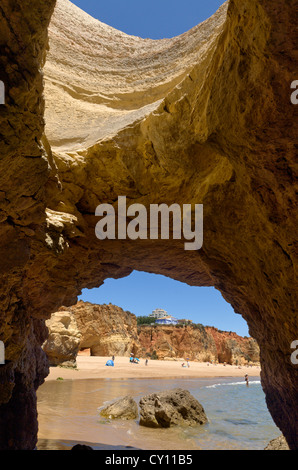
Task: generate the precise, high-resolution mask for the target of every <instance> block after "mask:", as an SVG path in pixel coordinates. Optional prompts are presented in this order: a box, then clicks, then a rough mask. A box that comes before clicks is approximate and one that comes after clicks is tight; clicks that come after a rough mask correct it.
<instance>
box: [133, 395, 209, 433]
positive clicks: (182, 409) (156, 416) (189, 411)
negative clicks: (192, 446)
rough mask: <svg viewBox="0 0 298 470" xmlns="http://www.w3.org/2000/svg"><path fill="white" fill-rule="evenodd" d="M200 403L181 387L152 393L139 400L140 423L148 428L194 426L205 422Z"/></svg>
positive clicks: (205, 417) (205, 418)
mask: <svg viewBox="0 0 298 470" xmlns="http://www.w3.org/2000/svg"><path fill="white" fill-rule="evenodd" d="M207 421H208V420H207V416H206V414H205V411H204V408H203V407H202V405H201V404H200V403H199V402H198V401H197V400H196V399H195V398H194V397H193V396H192V395H191V394H190V393H189V392H188V391H187V390H183V389H181V388H176V389H174V390H170V391H165V392H160V393H152V394H151V395H147V396H145V397H143V398H142V399H141V400H140V425H141V426H147V427H150V428H169V427H171V426H178V425H184V426H195V425H202V424H205V423H207Z"/></svg>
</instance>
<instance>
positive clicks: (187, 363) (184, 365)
mask: <svg viewBox="0 0 298 470" xmlns="http://www.w3.org/2000/svg"><path fill="white" fill-rule="evenodd" d="M181 366H182V367H190V365H189V362H188V361H186V364H185V362H183V363H182V364H181Z"/></svg>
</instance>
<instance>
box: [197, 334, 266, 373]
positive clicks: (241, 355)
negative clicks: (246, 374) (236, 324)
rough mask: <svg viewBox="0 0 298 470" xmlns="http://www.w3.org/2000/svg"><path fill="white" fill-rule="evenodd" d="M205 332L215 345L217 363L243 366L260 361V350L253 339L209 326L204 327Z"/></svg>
mask: <svg viewBox="0 0 298 470" xmlns="http://www.w3.org/2000/svg"><path fill="white" fill-rule="evenodd" d="M205 330H206V332H207V334H209V335H211V336H212V338H213V340H214V342H215V344H216V350H217V356H218V362H221V363H224V362H226V363H228V364H244V363H246V362H259V361H260V349H259V346H258V344H257V342H256V341H255V340H254V339H253V338H247V337H244V338H243V337H242V336H239V335H237V334H236V333H234V332H233V331H229V332H228V331H220V330H218V329H217V328H214V327H209V326H207V327H205Z"/></svg>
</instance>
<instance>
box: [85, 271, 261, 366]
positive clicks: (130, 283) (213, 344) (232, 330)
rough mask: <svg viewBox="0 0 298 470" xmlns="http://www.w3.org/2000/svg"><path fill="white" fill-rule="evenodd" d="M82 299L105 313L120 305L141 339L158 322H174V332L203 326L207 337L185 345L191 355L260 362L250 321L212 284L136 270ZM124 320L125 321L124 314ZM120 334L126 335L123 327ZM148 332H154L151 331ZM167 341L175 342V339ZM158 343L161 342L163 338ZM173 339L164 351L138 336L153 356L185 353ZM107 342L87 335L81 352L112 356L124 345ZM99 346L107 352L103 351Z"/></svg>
mask: <svg viewBox="0 0 298 470" xmlns="http://www.w3.org/2000/svg"><path fill="white" fill-rule="evenodd" d="M79 301H82V302H86V303H90V304H93V305H99V306H100V307H101V311H102V315H103V316H104V315H105V313H104V312H105V310H104V309H105V308H109V306H110V308H113V307H114V306H115V307H116V308H117V309H120V311H123V315H127V314H128V315H129V314H133V315H135V316H136V331H137V332H138V333H137V337H138V338H139V339H140V338H142V334H143V332H146V334H147V335H148V334H149V333H148V332H149V329H150V328H151V330H152V328H156V327H160V328H162V327H166V326H170V327H171V328H170V330H169V331H171V332H172V331H173V332H175V334H177V330H178V329H179V328H183V327H184V328H187V327H188V330H187V332H188V336H189V337H190V336H191V334H192V333H191V332H192V331H193V330H197V329H201V331H203V332H204V335H205V337H208V341H207V340H206V341H205V342H204V344H201V345H199V344H198V345H197V346H196V347H194V348H193V349H192V350H187V347H186V349H185V353H186V354H185V355H187V356H189V357H190V358H191V359H193V360H196V361H199V362H200V361H206V362H208V361H215V362H219V363H225V362H226V363H229V364H234V365H238V364H239V365H240V364H252V363H256V362H259V358H258V357H257V356H258V354H257V350H258V347H257V346H256V342H255V340H253V339H252V338H250V337H249V331H248V326H247V323H246V321H245V320H244V319H243V317H242V316H241V315H237V314H235V312H234V310H233V308H232V306H231V305H230V304H229V303H227V302H226V301H225V300H224V298H223V297H222V295H221V293H220V292H219V291H218V290H216V289H215V288H214V287H195V286H190V285H187V284H186V283H184V282H180V281H176V280H174V279H172V278H169V277H166V276H164V275H158V274H152V273H148V272H141V271H133V272H132V273H131V274H130V275H129V276H127V277H123V278H120V279H113V278H108V279H106V280H105V281H104V283H103V285H102V286H100V287H99V288H94V289H84V290H83V291H82V294H81V296H80V297H79ZM117 314H118V315H119V310H117V311H116V312H115V315H116V316H117ZM106 315H107V314H106ZM109 315H110V313H109ZM121 321H122V322H123V321H124V323H125V319H124V320H123V319H121ZM146 327H147V328H146ZM107 328H110V329H112V330H114V329H115V328H116V329H117V327H115V325H114V324H113V325H108V323H107ZM119 328H120V327H119ZM130 329H131V326H130ZM115 331H116V330H115ZM181 331H182V330H181ZM119 332H120V330H119V331H118V333H119ZM106 334H107V335H109V334H110V335H111V338H112V334H113V331H110V332H109V331H107V332H106ZM121 334H122V335H124V336H125V334H126V332H125V330H123V332H122V333H121ZM150 334H151V336H152V333H150ZM171 334H172V333H171ZM173 334H174V333H173ZM134 341H135V338H134V337H132V339H131V343H132V345H131V349H132V348H133V347H135V342H134ZM169 341H170V343H171V340H169ZM151 342H152V341H151ZM160 343H161V344H162V343H163V340H162V339H160ZM170 343H169V349H168V351H165V350H164V349H163V350H162V346H161V344H160V345H159V344H156V345H153V344H152V345H151V347H150V348H149V349H148V347H147V348H146V347H145V346H144V344H142V341H140V342H139V348H138V349H139V350H138V355H140V357H144V358H146V357H150V358H151V357H152V358H153V359H154V358H156V359H158V358H160V359H164V358H165V357H172V358H177V357H180V356H181V354H183V352H182V349H181V348H180V349H179V348H177V347H176V348H175V347H173V345H171V344H170ZM106 347H107V346H106V343H105V345H104V346H103V348H101V347H100V345H99V344H93V343H92V342H90V341H88V340H87V341H85V342H82V347H81V348H80V351H79V356H96V355H107V356H112V355H113V354H116V355H117V352H118V351H120V350H122V349H123V350H124V348H122V349H121V347H120V345H119V347H118V349H117V347H116V346H115V347H113V345H112V346H111V349H110V350H108V349H106ZM128 348H129V346H128ZM200 348H201V349H202V350H200ZM203 348H205V351H204V350H203ZM208 348H211V349H212V351H211V350H208ZM96 351H97V352H96ZM100 351H103V353H102V354H99V353H98V352H100ZM105 353H106V354H105ZM127 354H128V351H126V350H125V355H127ZM119 355H120V354H119Z"/></svg>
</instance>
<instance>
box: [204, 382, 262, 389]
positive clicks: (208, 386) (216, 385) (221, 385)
mask: <svg viewBox="0 0 298 470" xmlns="http://www.w3.org/2000/svg"><path fill="white" fill-rule="evenodd" d="M260 383H261V381H260V380H252V381H250V382H249V385H251V384H260ZM230 385H246V382H245V381H242V382H229V383H221V384H213V385H207V386H206V388H217V387H223V386H230Z"/></svg>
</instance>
